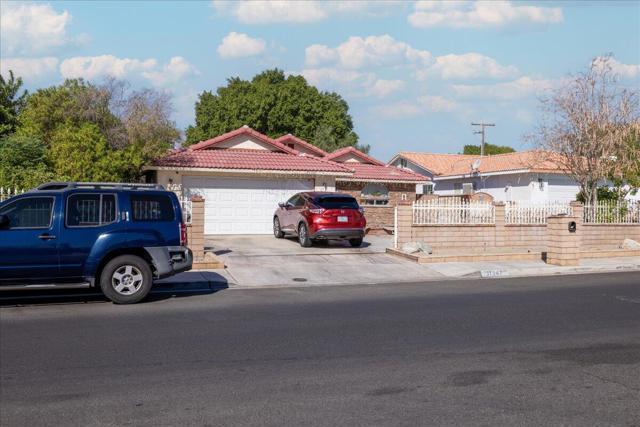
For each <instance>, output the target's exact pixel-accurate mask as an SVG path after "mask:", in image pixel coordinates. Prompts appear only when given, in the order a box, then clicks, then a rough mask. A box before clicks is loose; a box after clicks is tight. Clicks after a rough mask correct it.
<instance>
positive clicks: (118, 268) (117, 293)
mask: <svg viewBox="0 0 640 427" xmlns="http://www.w3.org/2000/svg"><path fill="white" fill-rule="evenodd" d="M152 285H153V276H152V274H151V269H150V268H149V264H148V263H147V262H146V261H145V260H144V259H142V258H140V257H138V256H135V255H122V256H119V257H116V258H114V259H112V260H111V261H109V262H108V263H107V265H105V267H104V269H103V270H102V274H101V275H100V288H101V289H102V292H103V293H104V294H105V296H106V297H107V298H109V299H110V300H111V301H113V302H114V303H116V304H133V303H136V302H139V301H141V300H142V299H144V297H146V296H147V294H149V291H151V286H152Z"/></svg>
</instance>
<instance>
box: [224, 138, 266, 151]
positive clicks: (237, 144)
mask: <svg viewBox="0 0 640 427" xmlns="http://www.w3.org/2000/svg"><path fill="white" fill-rule="evenodd" d="M216 148H241V149H244V150H271V151H277V150H278V149H277V148H276V147H274V146H272V145H270V144H265V143H264V142H262V141H260V140H259V139H257V138H254V137H252V136H250V135H238V136H234V137H233V138H231V139H228V140H226V141H224V142H221V143H219V144H217V145H216Z"/></svg>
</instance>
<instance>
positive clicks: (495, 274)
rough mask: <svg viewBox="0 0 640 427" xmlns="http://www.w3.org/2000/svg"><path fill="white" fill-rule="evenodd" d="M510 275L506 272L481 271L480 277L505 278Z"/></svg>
mask: <svg viewBox="0 0 640 427" xmlns="http://www.w3.org/2000/svg"><path fill="white" fill-rule="evenodd" d="M508 275H509V272H508V271H506V270H480V277H504V276H508Z"/></svg>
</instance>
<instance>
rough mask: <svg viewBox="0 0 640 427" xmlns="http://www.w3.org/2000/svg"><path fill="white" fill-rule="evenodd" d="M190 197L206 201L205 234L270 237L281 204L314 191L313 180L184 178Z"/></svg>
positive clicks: (184, 184) (184, 185)
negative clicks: (273, 217)
mask: <svg viewBox="0 0 640 427" xmlns="http://www.w3.org/2000/svg"><path fill="white" fill-rule="evenodd" d="M182 182H183V187H184V188H185V190H186V193H187V194H200V195H202V196H203V197H204V199H205V233H206V234H270V233H271V219H272V216H273V212H274V211H275V209H276V208H277V206H278V202H282V201H285V200H287V199H288V198H289V197H291V196H293V195H294V194H295V193H298V192H300V191H309V190H313V180H300V179H290V180H285V179H279V180H277V179H234V178H203V177H184V178H183V181H182Z"/></svg>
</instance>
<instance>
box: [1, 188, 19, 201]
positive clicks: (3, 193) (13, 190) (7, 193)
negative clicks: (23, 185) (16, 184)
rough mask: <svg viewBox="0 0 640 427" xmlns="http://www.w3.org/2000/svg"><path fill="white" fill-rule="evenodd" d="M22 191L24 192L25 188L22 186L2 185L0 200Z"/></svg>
mask: <svg viewBox="0 0 640 427" xmlns="http://www.w3.org/2000/svg"><path fill="white" fill-rule="evenodd" d="M22 193H24V190H23V189H20V188H10V187H0V202H3V201H5V200H7V199H8V198H9V197H13V196H17V195H18V194H22Z"/></svg>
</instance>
